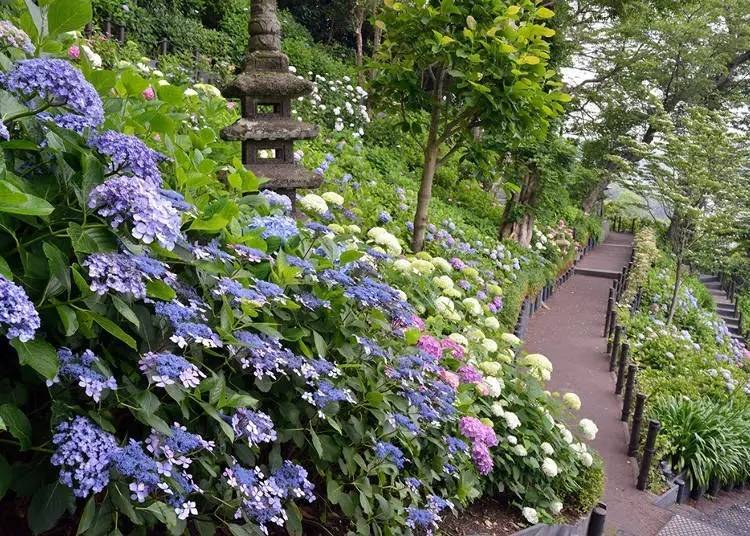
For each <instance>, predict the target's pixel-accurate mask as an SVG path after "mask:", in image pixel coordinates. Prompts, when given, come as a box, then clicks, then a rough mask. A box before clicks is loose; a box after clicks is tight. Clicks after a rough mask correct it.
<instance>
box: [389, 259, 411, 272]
mask: <svg viewBox="0 0 750 536" xmlns="http://www.w3.org/2000/svg"><path fill="white" fill-rule="evenodd" d="M393 269H394V270H396V271H397V272H401V273H402V274H403V273H406V272H408V271H409V270H411V263H410V262H409V261H407V260H406V259H396V260H395V261H393Z"/></svg>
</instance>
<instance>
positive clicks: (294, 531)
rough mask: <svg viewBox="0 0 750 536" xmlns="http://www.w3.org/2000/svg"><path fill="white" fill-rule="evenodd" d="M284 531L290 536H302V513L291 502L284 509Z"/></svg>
mask: <svg viewBox="0 0 750 536" xmlns="http://www.w3.org/2000/svg"><path fill="white" fill-rule="evenodd" d="M286 515H287V521H286V527H285V528H286V530H287V531H288V532H289V534H291V536H302V513H301V512H300V511H299V507H298V506H297V505H296V504H295V503H294V502H292V501H290V502H289V506H287V507H286Z"/></svg>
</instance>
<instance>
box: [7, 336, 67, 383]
mask: <svg viewBox="0 0 750 536" xmlns="http://www.w3.org/2000/svg"><path fill="white" fill-rule="evenodd" d="M11 346H13V348H15V349H16V352H18V361H19V362H20V363H21V364H22V365H27V366H29V367H31V368H33V369H34V370H35V371H37V372H38V373H39V374H41V375H42V376H44V377H45V378H46V379H48V380H51V379H52V378H54V377H55V376H56V375H57V366H58V361H57V352H56V351H55V348H54V347H53V346H52V345H51V344H49V343H48V342H46V341H43V340H39V339H34V340H32V341H27V342H23V341H21V340H20V339H13V341H12V342H11Z"/></svg>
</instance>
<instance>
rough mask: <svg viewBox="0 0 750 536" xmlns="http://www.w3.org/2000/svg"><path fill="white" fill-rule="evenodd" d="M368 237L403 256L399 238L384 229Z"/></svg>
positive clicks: (373, 232)
mask: <svg viewBox="0 0 750 536" xmlns="http://www.w3.org/2000/svg"><path fill="white" fill-rule="evenodd" d="M308 195H310V194H308ZM321 201H323V202H324V203H325V200H324V199H322V198H321ZM367 236H368V238H370V239H371V240H372V241H374V242H375V243H376V244H378V245H381V246H383V247H384V248H385V249H386V251H388V253H389V254H390V255H401V243H400V242H399V241H398V238H396V237H395V236H393V235H392V234H391V233H389V232H388V231H386V230H385V229H383V228H382V227H373V228H372V229H370V230H369V231H368V232H367ZM412 264H413V263H412ZM430 266H432V265H430Z"/></svg>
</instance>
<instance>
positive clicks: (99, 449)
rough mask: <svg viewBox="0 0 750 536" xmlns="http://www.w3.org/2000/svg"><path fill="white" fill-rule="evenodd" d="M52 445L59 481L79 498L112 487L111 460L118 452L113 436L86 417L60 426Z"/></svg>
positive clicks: (56, 430)
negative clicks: (110, 482)
mask: <svg viewBox="0 0 750 536" xmlns="http://www.w3.org/2000/svg"><path fill="white" fill-rule="evenodd" d="M52 443H53V444H54V445H55V447H56V450H55V452H54V454H52V458H51V460H50V461H51V463H52V465H55V466H58V467H60V482H61V483H62V484H65V485H66V486H68V487H69V488H71V489H72V490H73V494H74V495H75V496H76V497H81V498H85V497H88V495H89V494H90V493H92V492H93V493H99V492H100V491H102V490H103V489H104V488H105V487H106V486H107V484H109V468H110V465H111V457H112V455H113V454H114V453H115V452H116V450H117V443H116V442H115V438H114V436H113V435H112V434H109V433H107V432H105V431H104V430H102V429H101V428H99V427H98V426H96V425H95V424H94V423H93V422H91V421H90V420H89V419H87V418H86V417H80V416H79V417H76V418H75V419H72V420H70V421H64V422H61V423H60V424H58V425H57V428H56V429H55V434H54V435H53V436H52Z"/></svg>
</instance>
